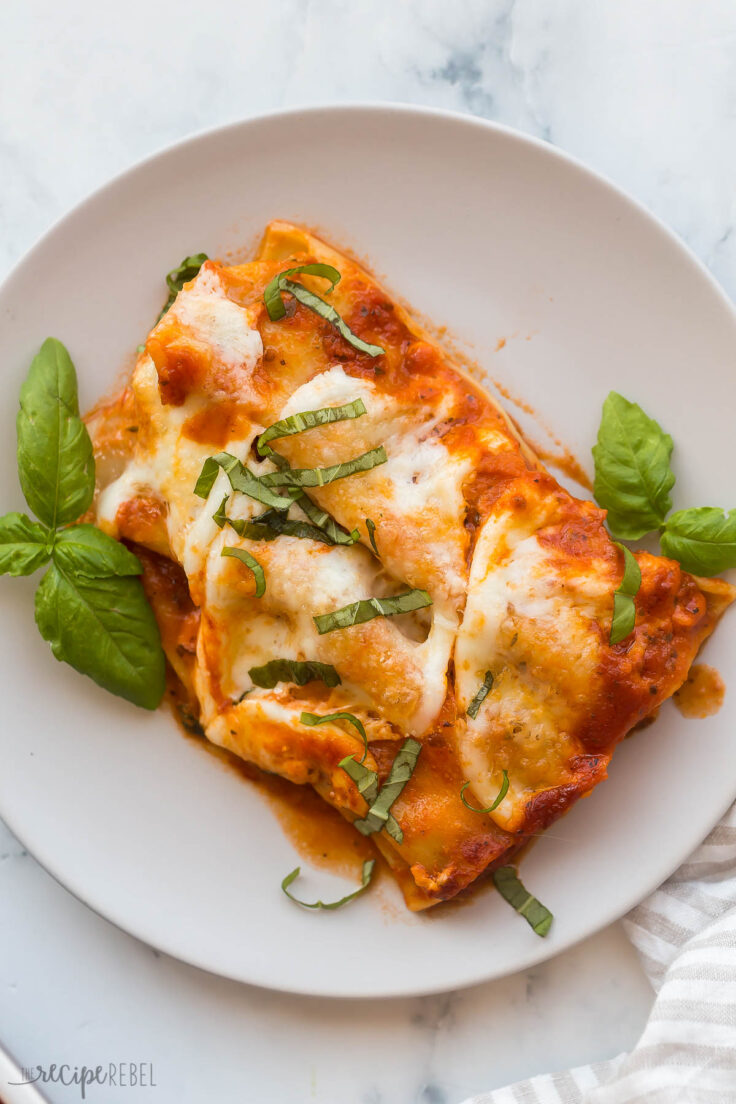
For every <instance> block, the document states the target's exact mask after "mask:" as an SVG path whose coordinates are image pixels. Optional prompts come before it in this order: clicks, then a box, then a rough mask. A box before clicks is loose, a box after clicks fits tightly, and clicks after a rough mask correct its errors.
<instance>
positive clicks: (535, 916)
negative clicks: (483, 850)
mask: <svg viewBox="0 0 736 1104" xmlns="http://www.w3.org/2000/svg"><path fill="white" fill-rule="evenodd" d="M493 881H494V882H495V885H496V889H497V890H498V892H499V893H500V894H501V896H502V897H503V899H504V900H505V901H508V903H509V904H510V905H511V907H512V908H514V909H516V911H517V912H518V913H519V915H520V916H523V917H524V919H525V920H526V922H527V924H529V926H530V927H531V928H532V930H533V931H534V932H536V934H537V935H541V936H545V935H546V934H547V932H548V931H549V929H550V928H551V926H552V921H553V920H554V917H553V915H552V913H551V912H550V911H549V909H548V908H545V907H544V905H543V904H542V903H541V901H538V900H537V898H536V897H533V896H532V895H531V893H529V892H528V891H527V890H526V889H525V887H524V885H523V884H522V881H521V879H520V878H519V875H518V874H517V872H516V870H515V869H514V867H513V866H499V867H498V869H497V870H494V871H493Z"/></svg>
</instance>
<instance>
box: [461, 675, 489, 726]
mask: <svg viewBox="0 0 736 1104" xmlns="http://www.w3.org/2000/svg"><path fill="white" fill-rule="evenodd" d="M492 686H493V675H492V674H491V672H490V671H486V676H485V678H484V679H483V682H482V683H481V685H480V687H479V689H478V692H477V693H476V695H475V697H474V698H473V700H472V701H471V703H470V705H469V706H468V708H467V710H466V712H467V714H468V716H469V717H472V718H473V720H475V718H476V717H477V716H478V713H479V712H480V707H481V706H482V704H483V702H484V701H485V700H486V698H487V697H488V695H489V694H490V692H491V687H492Z"/></svg>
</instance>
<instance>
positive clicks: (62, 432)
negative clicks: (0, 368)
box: [16, 337, 95, 529]
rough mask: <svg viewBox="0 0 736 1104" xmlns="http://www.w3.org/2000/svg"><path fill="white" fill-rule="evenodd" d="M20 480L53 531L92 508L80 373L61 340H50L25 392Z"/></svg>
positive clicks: (32, 504) (90, 455)
mask: <svg viewBox="0 0 736 1104" xmlns="http://www.w3.org/2000/svg"><path fill="white" fill-rule="evenodd" d="M16 425H17V430H18V476H19V478H20V485H21V487H22V489H23V494H24V495H25V498H26V502H27V503H28V505H29V506H30V508H31V509H32V510H33V512H34V514H35V515H36V517H37V518H39V520H40V521H42V522H44V524H45V525H48V526H49V528H50V529H56V528H58V527H59V526H60V525H67V524H68V523H69V522H71V521H76V520H77V518H78V517H80V515H81V514H83V513H84V512H85V510H87V509H89V507H90V505H91V504H92V496H93V495H94V490H95V460H94V455H93V453H92V442H91V441H90V438H89V433H88V432H87V427H86V426H85V424H84V422H83V421H82V419H81V418H80V417H79V402H78V398H77V374H76V372H75V371H74V365H73V364H72V362H71V359H70V357H69V353H68V352H67V351H66V349H65V348H64V346H63V345H62V344H61V342H60V341H57V340H56V338H54V337H48V338H47V339H46V340H45V341H44V343H43V345H42V346H41V348H40V350H39V351H38V353H37V354H36V356H35V357H34V358H33V362H32V364H31V367H30V369H29V372H28V375H27V376H26V379H25V381H24V383H23V386H22V387H21V389H20V411H19V413H18V418H17V422H16Z"/></svg>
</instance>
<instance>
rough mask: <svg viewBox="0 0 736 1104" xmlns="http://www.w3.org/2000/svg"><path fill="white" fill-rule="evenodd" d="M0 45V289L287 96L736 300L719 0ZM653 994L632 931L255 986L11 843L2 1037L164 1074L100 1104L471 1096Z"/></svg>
mask: <svg viewBox="0 0 736 1104" xmlns="http://www.w3.org/2000/svg"><path fill="white" fill-rule="evenodd" d="M0 43H1V44H2V45H1V46H0V49H1V50H2V65H0V168H1V169H2V171H1V173H0V181H1V182H2V203H0V274H4V272H5V271H7V270H8V269H9V268H10V266H11V265H12V264H13V263H14V262H15V261H16V260H17V259H18V258H19V257H20V256H21V255H22V253H23V252H24V251H25V250H26V249H27V248H28V247H29V245H30V244H31V243H32V242H33V241H34V240H35V238H36V237H37V236H38V235H39V234H40V233H42V232H43V231H44V230H45V229H46V228H47V227H48V226H49V225H51V223H52V222H53V221H54V220H55V219H56V218H57V217H59V216H60V215H61V214H62V213H63V212H64V211H66V210H67V209H68V208H69V207H70V206H72V205H73V204H75V203H76V202H78V201H79V200H80V199H81V198H83V197H84V196H85V195H86V194H87V193H89V192H90V191H91V190H92V189H93V188H95V187H97V186H98V185H100V184H102V183H103V182H104V181H105V180H106V179H108V178H109V177H110V176H111V175H113V174H114V173H117V172H119V171H121V170H122V169H124V168H125V167H127V166H128V165H129V164H131V163H132V162H134V161H135V160H137V159H138V158H140V157H142V156H145V155H146V154H148V153H151V152H153V151H154V150H156V149H158V148H159V147H161V146H162V145H164V144H166V143H169V142H171V141H174V140H176V139H178V138H179V137H182V136H184V135H186V134H189V133H191V132H192V131H196V130H198V129H201V128H203V127H207V126H211V125H215V124H218V123H222V122H227V121H230V120H233V119H237V118H240V117H242V116H245V115H249V114H254V113H257V112H260V111H264V110H268V109H272V108H277V107H281V106H286V105H296V104H302V103H315V102H333V101H356V100H400V101H406V102H413V103H422V104H428V105H433V106H438V107H444V108H449V109H453V110H459V111H465V112H472V113H476V114H480V115H484V116H487V117H488V118H492V119H495V120H498V121H500V122H503V123H507V124H509V125H512V126H516V127H519V128H521V129H522V130H525V131H527V132H529V133H532V134H534V135H536V136H538V137H541V138H543V139H546V140H547V141H550V142H553V143H555V144H558V145H560V146H562V147H563V148H565V149H566V150H568V151H569V152H570V153H573V154H574V155H576V156H578V157H580V158H581V159H583V160H584V161H586V162H587V163H589V164H590V165H591V166H592V167H593V168H596V169H598V170H599V171H601V172H603V173H605V174H607V175H608V176H609V177H610V178H611V179H612V180H613V181H614V182H615V183H616V184H618V185H620V186H622V187H624V188H626V189H627V190H629V191H630V192H631V193H633V195H634V196H636V197H637V198H638V199H639V200H641V201H642V202H643V203H644V204H646V205H647V206H648V207H649V208H650V209H651V210H653V211H654V212H655V213H657V214H658V215H659V216H660V217H661V218H662V219H663V220H664V221H665V222H666V223H668V224H669V225H670V226H671V227H672V228H673V229H674V230H675V231H676V232H678V233H679V234H680V235H681V236H682V237H684V238H685V240H686V241H687V242H688V243H689V244H690V245H691V247H692V248H693V249H694V250H695V252H696V253H697V254H698V256H699V257H700V258H701V259H702V260H703V261H704V263H705V264H706V265H707V266H708V267H709V268H710V269H711V270H712V271H713V272H714V274H715V275H716V277H717V278H718V279H719V280H720V281H721V282H722V284H723V285H724V287H725V288H726V289H727V290H728V291H729V292H730V293H731V294H734V293H736V233H735V232H734V231H735V227H736V192H735V191H734V187H733V182H734V179H735V178H736V65H734V50H735V49H736V7H735V6H734V5H733V4H732V3H731V0H697V3H696V2H695V0H555V3H549V2H548V0H453V2H452V3H447V0H275V2H273V3H272V4H270V5H264V4H262V3H257V4H256V3H254V2H252V0H239V2H238V3H234V2H225V0H210V2H209V3H207V4H201V5H194V4H189V3H181V2H178V3H174V2H171V0H167V2H159V3H152V2H151V0H146V2H145V3H144V2H142V0H127V2H126V3H125V4H122V5H114V6H108V5H105V6H104V7H103V6H101V5H99V4H92V3H91V2H84V0H68V2H67V3H66V4H64V5H60V4H58V2H56V0H53V2H52V0H4V2H3V4H2V5H1V6H0ZM489 938H492V933H489ZM649 996H650V995H649V991H648V986H647V983H646V982H645V980H644V978H643V976H642V974H641V972H640V971H639V969H638V965H637V963H636V960H635V956H634V954H633V952H632V951H631V949H630V947H629V945H628V943H627V942H626V940H625V938H624V936H623V933H622V931H621V930H620V929H619V927H618V926H615V927H613V928H610V929H608V930H607V931H605V932H602V933H600V934H599V935H597V936H595V937H594V938H592V939H590V940H588V941H587V942H586V943H584V944H582V945H581V946H579V947H577V948H575V949H574V950H571V951H569V952H567V953H566V954H564V955H562V956H560V957H559V958H557V959H555V960H553V961H552V962H549V963H547V964H546V965H544V966H540V967H536V968H535V969H534V970H531V971H529V972H528V973H526V974H522V975H515V976H514V977H511V978H508V979H506V980H503V981H500V982H496V983H493V984H490V985H483V986H479V987H477V988H475V989H471V990H468V991H466V992H462V993H454V994H446V995H440V996H435V997H426V998H422V999H415V1000H398V1001H375V1002H361V1003H351V1002H347V1001H325V1000H309V999H307V998H296V997H294V998H292V997H286V996H283V995H278V994H273V993H267V992H262V991H258V990H254V989H251V988H248V987H247V986H239V985H235V984H233V983H230V982H226V981H223V980H221V979H217V978H213V977H210V976H208V975H205V974H202V973H200V972H199V971H197V970H194V969H192V968H190V967H187V966H183V965H181V964H179V963H176V962H174V961H172V960H170V959H168V958H167V957H166V956H161V955H159V954H157V953H154V952H152V951H151V950H150V949H149V948H147V947H145V946H143V945H142V944H140V943H138V942H136V941H135V940H133V939H131V938H129V937H128V936H126V935H124V934H123V933H121V932H119V931H117V930H116V929H114V928H113V927H111V926H110V925H109V924H107V923H106V922H105V921H103V920H101V919H99V918H98V917H96V916H95V915H93V914H92V913H90V912H88V910H86V909H85V907H84V906H83V905H81V904H79V903H78V902H77V901H75V900H74V899H73V898H71V897H70V896H69V895H68V894H67V893H66V892H65V891H64V890H63V889H62V888H60V887H59V886H58V885H57V884H56V883H55V882H54V881H53V880H52V879H51V878H50V877H49V876H48V875H46V874H45V873H44V872H43V871H42V870H41V869H40V867H38V866H37V864H36V863H35V862H34V860H33V859H32V858H31V857H30V856H29V855H28V854H27V853H26V852H25V850H24V849H23V848H22V847H21V845H20V844H19V843H17V841H15V840H14V839H13V838H12V837H11V835H10V834H9V833H8V832H7V830H6V829H4V828H2V827H1V826H0V1039H1V1040H2V1041H3V1042H4V1043H5V1044H6V1045H8V1046H9V1047H10V1048H11V1049H13V1050H14V1051H15V1052H16V1054H17V1056H18V1058H19V1060H21V1061H22V1062H23V1063H24V1064H30V1063H35V1062H43V1063H49V1062H52V1061H58V1062H60V1061H67V1062H70V1063H72V1064H73V1063H82V1062H87V1063H88V1064H93V1063H95V1064H96V1063H97V1062H106V1061H114V1060H116V1059H117V1060H141V1061H151V1062H153V1064H154V1068H155V1075H156V1081H157V1087H156V1088H155V1089H150V1090H131V1089H127V1090H120V1091H119V1092H118V1093H114V1092H112V1093H108V1094H106V1095H105V1097H104V1099H105V1104H107V1102H108V1101H111V1102H113V1104H114V1102H116V1101H118V1100H120V1101H126V1100H127V1101H131V1100H133V1099H136V1098H140V1099H143V1098H145V1099H150V1100H157V1101H159V1102H160V1104H164V1102H166V1104H168V1102H172V1104H173V1102H176V1104H187V1102H192V1104H194V1102H197V1104H199V1102H201V1101H202V1100H204V1099H212V1098H216V1099H218V1100H219V1101H222V1102H223V1104H229V1102H231V1101H233V1102H235V1101H248V1102H249V1101H258V1104H269V1102H274V1104H275V1102H279V1104H284V1102H287V1104H290V1102H298V1104H301V1102H305V1104H306V1102H313V1101H314V1102H318V1104H458V1102H459V1101H461V1100H463V1099H464V1097H466V1096H467V1095H468V1094H470V1093H471V1092H474V1091H478V1090H480V1089H482V1088H490V1087H493V1086H497V1085H501V1084H504V1083H506V1082H507V1081H509V1080H513V1079H516V1078H518V1077H521V1076H525V1075H529V1074H532V1073H534V1072H540V1071H542V1070H545V1069H551V1068H561V1067H564V1066H567V1065H570V1064H577V1063H582V1062H585V1061H590V1060H594V1059H599V1058H605V1057H609V1056H611V1055H612V1054H614V1053H616V1052H618V1051H619V1050H621V1049H624V1048H627V1047H629V1046H631V1045H632V1044H633V1042H634V1040H635V1038H636V1036H637V1034H638V1032H639V1031H640V1029H641V1026H642V1024H643V1022H644V1018H645V1016H646V1012H647V1008H648V1003H649ZM49 1095H50V1096H51V1099H52V1100H54V1101H60V1102H61V1101H71V1100H77V1099H79V1094H78V1090H77V1089H74V1088H70V1089H60V1088H59V1087H56V1088H55V1089H54V1090H53V1092H51V1093H50V1094H49ZM90 1099H92V1100H95V1099H98V1100H101V1099H103V1098H102V1097H101V1096H94V1095H91V1096H90Z"/></svg>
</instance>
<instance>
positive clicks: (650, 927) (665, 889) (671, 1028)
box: [465, 805, 736, 1104]
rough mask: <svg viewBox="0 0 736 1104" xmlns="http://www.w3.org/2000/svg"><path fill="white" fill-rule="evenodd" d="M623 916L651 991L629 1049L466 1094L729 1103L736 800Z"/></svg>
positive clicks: (734, 998) (576, 1101)
mask: <svg viewBox="0 0 736 1104" xmlns="http://www.w3.org/2000/svg"><path fill="white" fill-rule="evenodd" d="M624 926H625V928H626V931H627V934H628V935H629V938H630V939H631V941H632V943H633V944H634V946H635V947H636V950H637V951H638V953H639V957H640V959H641V963H642V966H643V967H644V969H645V970H646V972H647V974H648V976H649V980H650V981H651V983H652V985H653V987H654V990H655V993H656V997H655V1001H654V1007H653V1008H652V1011H651V1014H650V1016H649V1020H648V1022H647V1025H646V1027H645V1028H644V1031H643V1033H642V1036H641V1038H640V1039H639V1042H638V1043H637V1045H636V1047H635V1048H634V1050H633V1051H632V1052H631V1054H620V1055H619V1056H618V1057H617V1058H613V1059H612V1060H611V1061H610V1062H599V1063H597V1064H595V1065H592V1066H580V1067H579V1068H578V1069H573V1070H568V1071H567V1072H565V1073H552V1074H543V1075H542V1076H540V1077H533V1078H532V1079H531V1080H530V1081H520V1082H518V1083H517V1084H516V1085H509V1086H508V1087H507V1088H505V1089H496V1090H495V1091H493V1092H488V1093H481V1095H480V1096H474V1097H473V1098H472V1100H468V1101H466V1102H465V1104H736V805H734V806H733V807H732V808H731V809H730V810H729V812H728V813H727V814H726V816H725V817H724V818H723V820H722V821H721V823H720V824H719V825H718V827H717V828H714V830H713V831H712V832H711V834H710V835H709V836H708V838H707V839H706V841H705V843H703V844H702V845H701V846H700V847H699V848H698V850H697V851H696V852H695V854H694V855H692V856H691V858H690V859H689V860H688V861H687V862H686V863H685V864H684V865H683V866H681V867H680V869H679V870H678V871H677V873H676V874H674V875H673V876H672V877H671V878H670V879H669V881H667V882H665V884H664V885H663V886H662V887H661V888H660V889H658V890H657V892H656V893H653V894H652V896H651V897H649V898H647V900H646V901H644V902H643V903H642V904H641V905H639V906H638V908H635V909H634V910H633V912H631V913H629V915H628V916H627V917H626V919H625V920H624Z"/></svg>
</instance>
